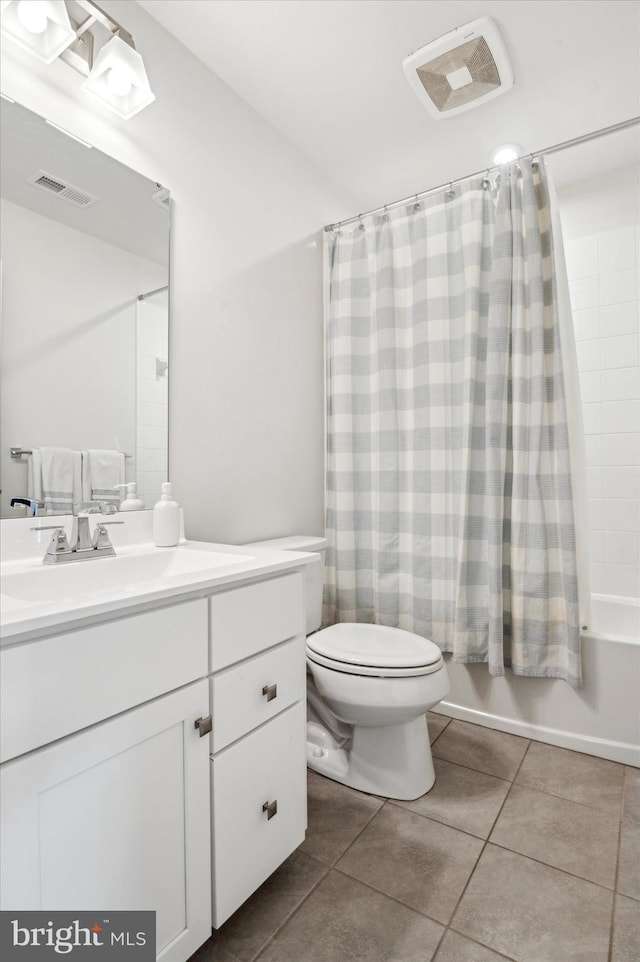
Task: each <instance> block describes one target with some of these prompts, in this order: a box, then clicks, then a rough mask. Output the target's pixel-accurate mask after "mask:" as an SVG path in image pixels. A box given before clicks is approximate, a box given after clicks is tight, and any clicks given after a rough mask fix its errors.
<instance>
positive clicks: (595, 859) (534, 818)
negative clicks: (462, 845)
mask: <svg viewBox="0 0 640 962" xmlns="http://www.w3.org/2000/svg"><path fill="white" fill-rule="evenodd" d="M491 841H492V842H495V843H497V844H498V845H503V846H504V847H505V848H509V849H511V850H512V851H514V852H519V853H520V854H521V855H529V856H530V857H531V858H535V859H538V861H539V862H546V863H547V865H553V866H554V867H555V868H559V869H562V870H563V871H564V872H571V874H573V875H579V876H580V877H581V878H586V879H589V881H591V882H596V883H597V884H599V885H605V886H606V887H607V888H611V889H612V888H613V885H614V882H615V875H616V858H617V855H618V823H617V820H616V819H612V818H611V817H610V816H609V815H607V814H605V813H604V812H598V811H596V809H593V808H587V807H586V806H585V805H578V804H577V803H576V802H569V801H567V799H564V798H557V797H556V796H554V795H547V794H546V793H544V792H536V791H534V790H533V789H531V788H525V787H524V786H521V785H514V786H513V788H512V789H511V792H510V794H509V797H508V798H507V800H506V802H505V804H504V807H503V809H502V811H501V813H500V817H499V819H498V821H497V822H496V825H495V828H494V829H493V832H492V833H491Z"/></svg>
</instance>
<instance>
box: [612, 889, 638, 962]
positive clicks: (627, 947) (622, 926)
mask: <svg viewBox="0 0 640 962" xmlns="http://www.w3.org/2000/svg"><path fill="white" fill-rule="evenodd" d="M638 959H640V902H636V901H634V900H633V899H628V898H625V896H624V895H618V896H616V904H615V921H614V926H613V950H612V953H611V962H638Z"/></svg>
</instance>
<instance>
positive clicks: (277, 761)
mask: <svg viewBox="0 0 640 962" xmlns="http://www.w3.org/2000/svg"><path fill="white" fill-rule="evenodd" d="M211 779H212V798H213V840H212V841H213V863H214V864H213V926H214V928H218V927H219V926H221V925H222V923H223V922H224V921H225V920H226V919H228V918H229V916H230V915H231V913H232V912H235V910H236V909H237V908H238V907H239V906H240V905H242V903H243V902H244V901H245V899H247V898H248V897H249V896H250V895H251V893H252V892H254V891H255V890H256V889H257V888H258V886H259V885H261V884H262V883H263V882H264V880H265V879H266V878H267V877H268V876H269V875H271V873H272V872H274V871H275V869H276V868H277V867H278V866H279V865H280V864H281V863H282V862H283V861H284V860H285V859H286V858H287V856H288V855H290V854H291V852H293V850H294V849H295V848H296V847H297V846H298V845H299V844H300V843H301V842H302V841H303V840H304V833H305V829H306V827H307V766H306V742H305V706H303V705H302V704H301V703H299V702H298V703H297V704H296V705H293V706H292V707H291V708H288V709H287V710H286V711H284V712H282V714H281V715H278V716H276V718H274V719H273V720H272V721H270V722H267V723H266V724H265V725H263V726H262V727H261V728H258V729H257V731H254V732H252V733H251V734H250V735H247V736H246V737H245V738H242V739H240V741H238V742H235V744H233V745H231V746H230V747H229V748H227V749H225V750H224V751H222V752H220V753H219V754H218V755H216V756H215V757H214V758H213V759H212V765H211ZM274 803H275V804H274Z"/></svg>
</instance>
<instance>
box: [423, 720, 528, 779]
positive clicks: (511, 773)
mask: <svg viewBox="0 0 640 962" xmlns="http://www.w3.org/2000/svg"><path fill="white" fill-rule="evenodd" d="M528 744H529V742H528V740H527V739H526V738H519V737H518V736H517V735H509V734H507V733H506V732H498V731H493V730H492V729H490V728H482V727H481V726H480V725H471V724H470V723H469V722H463V721H458V720H457V719H454V720H453V721H452V722H451V724H450V725H447V728H446V730H445V731H444V732H443V733H442V735H441V736H440V738H438V740H437V742H436V743H435V745H434V746H433V754H434V756H437V757H438V758H442V759H444V761H447V762H453V764H455V765H464V766H466V767H467V768H474V769H475V770H476V771H479V772H486V773H487V774H488V775H495V776H496V777H497V778H507V779H513V778H514V777H515V774H516V772H517V771H518V766H519V765H520V762H521V761H522V759H523V757H524V753H525V752H526V750H527V746H528Z"/></svg>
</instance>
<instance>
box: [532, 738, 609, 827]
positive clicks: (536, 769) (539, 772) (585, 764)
mask: <svg viewBox="0 0 640 962" xmlns="http://www.w3.org/2000/svg"><path fill="white" fill-rule="evenodd" d="M623 776H624V766H623V765H619V764H618V763H617V762H610V761H607V760H606V759H605V758H595V757H594V756H593V755H582V754H580V753H579V752H572V751H570V750H569V749H567V748H557V747H556V746H555V745H545V744H543V743H542V742H531V747H530V748H529V751H528V752H527V757H526V758H525V760H524V762H523V763H522V767H521V769H520V771H519V772H518V777H517V778H516V782H517V784H518V785H526V786H528V787H529V788H535V789H538V790H539V791H541V792H548V793H549V794H550V795H558V796H559V797H560V798H568V799H569V800H570V801H572V802H579V803H580V804H581V805H589V806H590V807H591V808H597V809H599V810H600V811H603V812H609V813H610V814H611V815H613V816H615V817H616V818H617V817H618V815H619V812H620V802H621V798H622V780H623Z"/></svg>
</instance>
